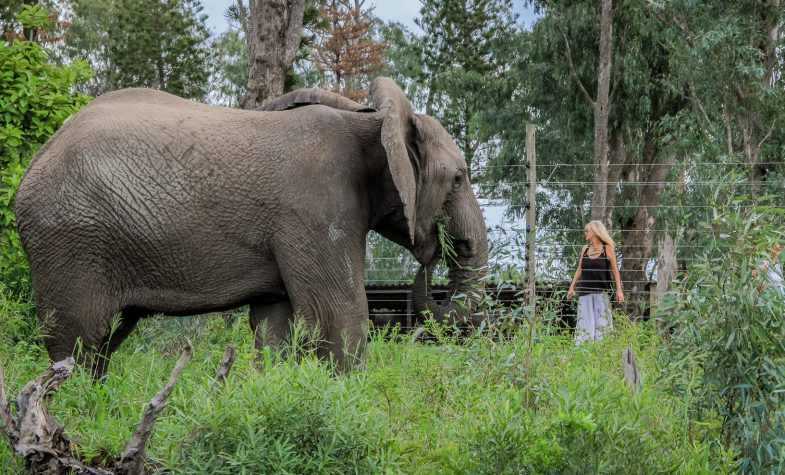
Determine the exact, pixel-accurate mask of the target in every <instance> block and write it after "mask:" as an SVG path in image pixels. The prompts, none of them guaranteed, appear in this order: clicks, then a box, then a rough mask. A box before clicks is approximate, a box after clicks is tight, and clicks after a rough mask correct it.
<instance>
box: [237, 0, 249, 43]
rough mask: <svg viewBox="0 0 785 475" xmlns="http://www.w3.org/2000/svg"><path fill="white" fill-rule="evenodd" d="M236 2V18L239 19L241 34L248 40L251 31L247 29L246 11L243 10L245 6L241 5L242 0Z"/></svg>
mask: <svg viewBox="0 0 785 475" xmlns="http://www.w3.org/2000/svg"><path fill="white" fill-rule="evenodd" d="M236 1H237V16H238V17H239V19H240V25H241V26H242V27H243V33H245V37H246V38H248V36H250V34H251V30H250V29H249V27H248V9H246V8H245V5H244V4H243V0H236ZM246 41H247V40H246Z"/></svg>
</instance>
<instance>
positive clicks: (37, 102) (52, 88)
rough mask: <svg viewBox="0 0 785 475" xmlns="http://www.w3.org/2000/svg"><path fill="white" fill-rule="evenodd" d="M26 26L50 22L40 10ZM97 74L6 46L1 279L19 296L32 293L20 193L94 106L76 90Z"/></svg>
mask: <svg viewBox="0 0 785 475" xmlns="http://www.w3.org/2000/svg"><path fill="white" fill-rule="evenodd" d="M20 20H24V21H30V22H31V23H30V24H29V25H30V26H36V27H42V26H45V25H46V23H47V22H48V20H49V18H48V16H47V14H46V13H45V12H42V10H40V9H39V7H37V6H36V7H27V8H26V9H25V12H24V13H23V14H21V15H20ZM91 74H92V71H91V70H90V69H89V68H88V67H87V65H86V64H85V63H84V62H82V61H77V62H75V63H74V64H73V65H71V66H57V65H54V64H52V62H51V60H50V53H49V51H48V50H46V49H44V48H43V47H42V46H41V45H39V44H38V43H35V42H32V41H14V42H12V43H5V42H0V90H2V91H4V92H3V95H2V99H0V278H1V279H2V282H3V283H4V284H5V285H6V289H5V290H6V291H7V292H11V293H12V294H14V295H19V294H21V293H27V292H29V290H30V288H29V287H30V282H29V276H28V271H27V259H26V257H25V256H24V253H23V251H22V247H21V245H20V241H19V235H18V234H17V232H16V219H15V216H14V212H13V203H14V195H15V194H16V189H17V188H18V186H19V182H20V181H21V179H22V175H23V173H24V170H25V168H26V167H27V164H28V162H29V161H30V159H31V158H32V157H33V155H34V154H35V153H36V152H37V151H38V149H39V148H40V147H41V145H43V144H44V142H46V140H47V139H48V138H49V137H50V136H51V135H52V134H53V133H54V132H55V130H57V128H58V127H60V125H61V124H62V123H63V122H64V121H65V120H66V119H67V118H68V117H69V116H70V115H71V114H73V113H75V112H76V111H78V110H79V109H80V108H81V107H82V106H84V105H85V104H86V103H87V102H88V101H89V99H90V97H89V96H87V95H85V94H83V93H80V92H77V91H75V90H74V88H73V86H74V84H75V83H76V82H78V81H80V80H83V79H85V78H88V77H90V75H91Z"/></svg>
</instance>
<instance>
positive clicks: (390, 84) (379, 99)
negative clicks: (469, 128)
mask: <svg viewBox="0 0 785 475" xmlns="http://www.w3.org/2000/svg"><path fill="white" fill-rule="evenodd" d="M371 104H372V105H373V106H374V107H376V108H377V109H378V110H379V111H380V112H382V113H384V121H383V122H382V145H383V146H384V150H385V151H386V152H387V163H388V164H389V167H390V173H391V174H392V178H393V182H394V183H395V188H396V189H397V190H398V195H399V196H400V199H401V202H402V203H403V214H404V216H405V217H406V225H407V227H408V229H409V239H410V240H411V244H412V245H414V234H415V232H414V231H415V210H416V204H415V199H416V196H417V181H416V178H415V176H414V168H413V166H412V162H411V160H410V158H409V153H408V151H407V147H406V143H407V137H410V136H411V135H412V134H413V132H414V130H413V127H414V126H413V120H414V109H412V105H411V104H410V103H409V100H408V99H407V98H406V96H405V95H404V94H403V91H402V90H401V88H400V87H398V85H397V84H395V81H393V80H392V79H390V78H385V77H378V78H376V79H374V80H373V82H372V83H371Z"/></svg>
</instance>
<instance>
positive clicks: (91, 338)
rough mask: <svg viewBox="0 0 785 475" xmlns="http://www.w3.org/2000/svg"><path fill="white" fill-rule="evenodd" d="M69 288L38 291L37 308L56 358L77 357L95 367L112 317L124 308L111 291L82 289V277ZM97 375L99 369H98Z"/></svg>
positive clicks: (47, 342) (108, 331)
mask: <svg viewBox="0 0 785 475" xmlns="http://www.w3.org/2000/svg"><path fill="white" fill-rule="evenodd" d="M70 282H72V283H74V285H73V286H70V288H68V289H64V288H58V289H56V291H49V289H48V288H44V289H43V290H41V291H39V293H37V294H36V311H37V313H38V318H39V320H40V321H41V323H42V326H43V331H44V334H45V335H46V336H45V338H44V343H45V345H46V349H47V351H48V353H49V357H50V358H51V360H52V361H60V360H62V359H64V358H66V357H68V356H72V355H74V356H77V357H78V359H79V362H80V363H82V364H84V365H86V366H89V367H92V366H93V364H92V363H93V362H94V361H95V359H94V356H95V354H96V353H98V352H99V351H100V350H101V347H102V346H103V345H104V343H105V342H107V341H108V340H107V339H108V337H109V335H110V331H111V327H112V316H113V315H115V314H117V313H118V312H119V311H120V308H119V305H117V304H116V302H114V300H113V299H112V298H111V296H110V294H109V293H108V292H103V291H101V290H97V289H95V288H84V287H82V288H80V287H79V284H78V283H79V282H80V280H79V279H74V280H72V281H70ZM94 374H95V369H94Z"/></svg>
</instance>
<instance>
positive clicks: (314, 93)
mask: <svg viewBox="0 0 785 475" xmlns="http://www.w3.org/2000/svg"><path fill="white" fill-rule="evenodd" d="M314 104H321V105H323V106H327V107H332V108H333V109H340V110H345V111H351V112H376V109H374V108H372V107H368V106H364V105H362V104H360V103H358V102H354V101H353V100H351V99H347V98H345V97H343V96H341V95H339V94H336V93H334V92H330V91H325V90H324V89H316V88H308V89H297V90H295V91H292V92H290V93H287V94H284V95H283V96H280V97H278V98H276V99H273V100H272V101H270V102H267V103H266V104H264V105H263V106H261V107H257V108H256V109H255V110H258V111H284V110H289V109H296V108H298V107H303V106H310V105H314Z"/></svg>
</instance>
